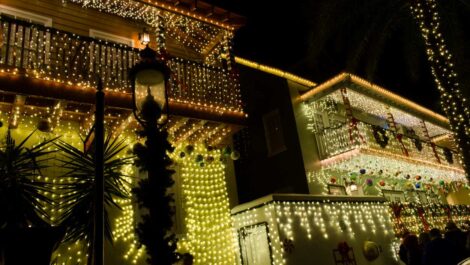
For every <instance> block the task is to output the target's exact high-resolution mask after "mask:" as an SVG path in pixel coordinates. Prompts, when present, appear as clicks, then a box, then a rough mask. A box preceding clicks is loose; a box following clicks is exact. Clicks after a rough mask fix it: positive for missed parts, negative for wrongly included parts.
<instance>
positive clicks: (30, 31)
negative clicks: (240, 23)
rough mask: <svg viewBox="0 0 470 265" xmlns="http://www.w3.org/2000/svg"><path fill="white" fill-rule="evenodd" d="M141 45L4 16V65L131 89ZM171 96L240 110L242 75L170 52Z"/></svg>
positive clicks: (0, 65)
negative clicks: (112, 40)
mask: <svg viewBox="0 0 470 265" xmlns="http://www.w3.org/2000/svg"><path fill="white" fill-rule="evenodd" d="M138 60H139V51H138V49H135V48H132V47H129V46H126V45H123V44H118V43H112V42H109V41H104V40H99V39H94V38H90V37H86V36H79V35H76V34H73V33H69V32H65V31H61V30H57V29H54V28H49V27H44V26H41V25H37V24H33V23H29V22H25V21H21V20H16V19H13V18H10V17H0V69H1V70H4V71H13V72H19V73H23V74H25V75H27V76H30V77H36V78H41V79H46V80H54V81H57V82H61V83H67V84H75V85H79V86H88V87H95V86H96V76H100V78H101V79H102V80H103V84H104V87H105V88H106V89H109V90H114V91H120V92H125V93H129V92H130V83H129V79H128V72H129V69H130V68H132V67H133V66H134V64H135V63H136V62H137V61H138ZM168 66H169V67H170V69H171V70H172V76H171V79H170V85H171V87H170V89H169V91H168V93H169V99H170V100H173V101H176V102H178V103H182V104H193V105H196V106H200V107H207V108H213V109H215V110H224V111H225V110H228V111H235V112H242V107H241V105H242V104H241V93H240V89H239V85H238V77H237V76H236V75H235V74H233V73H231V72H228V71H227V70H225V69H224V68H221V67H212V66H209V65H205V64H200V63H195V62H190V61H188V60H185V59H181V58H174V57H173V58H171V59H170V60H169V61H168Z"/></svg>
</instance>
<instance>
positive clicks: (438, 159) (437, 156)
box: [430, 142, 441, 164]
mask: <svg viewBox="0 0 470 265" xmlns="http://www.w3.org/2000/svg"><path fill="white" fill-rule="evenodd" d="M430 143H431V148H432V151H433V152H434V156H435V157H436V159H437V162H438V163H439V164H440V163H441V159H440V158H439V155H438V154H437V150H436V144H435V143H433V142H430Z"/></svg>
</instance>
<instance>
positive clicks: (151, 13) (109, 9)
mask: <svg viewBox="0 0 470 265" xmlns="http://www.w3.org/2000/svg"><path fill="white" fill-rule="evenodd" d="M67 1H70V2H72V3H77V4H80V5H82V6H84V7H86V8H94V9H98V10H100V11H102V12H106V13H110V14H113V15H118V16H121V17H124V18H131V19H135V20H138V21H144V22H145V23H146V24H147V25H148V26H149V27H150V28H152V29H158V28H165V31H164V32H161V33H160V34H166V35H168V36H170V37H172V38H174V39H176V40H177V41H178V42H180V43H182V44H183V45H185V46H186V47H189V48H191V49H194V50H196V51H197V52H199V53H205V52H207V51H206V49H207V48H206V47H207V46H208V45H209V44H210V42H211V41H214V40H215V39H216V38H217V37H218V36H223V35H229V36H231V34H230V33H232V31H233V30H234V29H235V27H233V26H232V25H230V24H227V23H225V22H221V21H216V20H213V19H211V18H209V17H207V16H201V15H198V14H196V13H194V12H189V11H188V10H183V9H181V8H179V7H177V6H175V5H171V4H168V5H167V4H164V3H159V2H157V1H155V2H142V1H127V2H126V3H125V4H124V3H122V2H121V1H119V0H106V1H88V0H67ZM195 40H197V41H195ZM223 45H229V44H228V43H221V44H219V46H221V47H220V48H222V46H223ZM230 48H231V47H230Z"/></svg>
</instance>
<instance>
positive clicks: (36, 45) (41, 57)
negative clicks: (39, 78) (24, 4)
mask: <svg viewBox="0 0 470 265" xmlns="http://www.w3.org/2000/svg"><path fill="white" fill-rule="evenodd" d="M0 15H6V16H8V17H12V18H14V19H16V20H22V21H26V22H29V23H33V24H39V25H42V26H47V27H50V26H52V19H51V18H48V17H44V16H41V15H38V14H35V13H31V12H28V11H23V10H21V9H17V8H13V7H9V6H6V5H1V4H0ZM2 27H3V32H2V36H0V39H1V40H2V41H1V42H0V43H2V46H0V64H6V65H8V66H14V67H19V68H31V69H38V68H41V67H44V66H45V65H49V64H50V58H49V56H50V54H49V51H50V38H51V34H50V33H46V32H45V31H44V30H39V29H38V28H34V27H32V26H27V25H21V24H18V23H15V22H11V23H6V24H3V25H2ZM7 32H13V34H10V35H8V33H7ZM22 36H24V39H22ZM39 39H41V40H43V41H41V42H39V41H38V40H39ZM18 55H22V56H18Z"/></svg>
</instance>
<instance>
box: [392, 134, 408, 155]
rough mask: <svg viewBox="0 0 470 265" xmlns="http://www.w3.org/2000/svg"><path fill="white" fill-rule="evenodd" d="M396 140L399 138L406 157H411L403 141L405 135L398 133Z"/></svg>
mask: <svg viewBox="0 0 470 265" xmlns="http://www.w3.org/2000/svg"><path fill="white" fill-rule="evenodd" d="M395 138H397V140H398V142H399V143H400V144H401V147H402V150H403V153H404V154H405V155H406V156H409V154H408V150H407V149H406V147H405V144H403V141H402V138H403V134H401V133H397V134H396V135H395Z"/></svg>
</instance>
